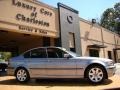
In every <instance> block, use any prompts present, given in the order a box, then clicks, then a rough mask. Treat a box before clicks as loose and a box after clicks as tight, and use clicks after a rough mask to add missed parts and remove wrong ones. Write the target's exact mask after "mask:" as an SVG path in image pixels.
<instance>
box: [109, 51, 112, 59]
mask: <svg viewBox="0 0 120 90" xmlns="http://www.w3.org/2000/svg"><path fill="white" fill-rule="evenodd" d="M108 58H109V59H112V51H108Z"/></svg>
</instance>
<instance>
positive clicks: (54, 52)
mask: <svg viewBox="0 0 120 90" xmlns="http://www.w3.org/2000/svg"><path fill="white" fill-rule="evenodd" d="M47 53H48V58H64V54H67V53H66V52H64V51H63V50H61V49H58V48H48V49H47Z"/></svg>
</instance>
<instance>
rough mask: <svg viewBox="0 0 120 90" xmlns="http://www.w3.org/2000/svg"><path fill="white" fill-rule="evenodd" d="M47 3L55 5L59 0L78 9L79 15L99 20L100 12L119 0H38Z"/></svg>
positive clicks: (111, 6) (119, 0)
mask: <svg viewBox="0 0 120 90" xmlns="http://www.w3.org/2000/svg"><path fill="white" fill-rule="evenodd" d="M39 1H41V2H44V3H46V4H48V5H51V6H54V7H57V3H58V2H61V3H63V4H65V5H67V6H70V7H72V8H74V9H76V10H78V11H79V17H81V18H83V19H86V20H91V19H96V20H100V17H101V16H102V13H103V12H104V11H105V10H106V9H107V8H113V7H114V5H115V3H117V2H120V0H39Z"/></svg>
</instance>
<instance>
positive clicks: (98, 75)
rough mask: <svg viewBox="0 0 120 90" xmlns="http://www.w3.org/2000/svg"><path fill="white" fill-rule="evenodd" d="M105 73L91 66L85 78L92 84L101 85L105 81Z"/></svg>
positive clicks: (99, 67) (101, 68)
mask: <svg viewBox="0 0 120 90" xmlns="http://www.w3.org/2000/svg"><path fill="white" fill-rule="evenodd" d="M105 75H106V72H105V70H104V68H103V67H101V66H91V67H90V68H89V69H88V70H87V78H88V80H89V81H90V82H92V83H101V82H103V81H104V80H105Z"/></svg>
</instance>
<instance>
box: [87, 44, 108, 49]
mask: <svg viewBox="0 0 120 90" xmlns="http://www.w3.org/2000/svg"><path fill="white" fill-rule="evenodd" d="M106 47H107V46H104V45H99V44H93V45H88V48H106Z"/></svg>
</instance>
